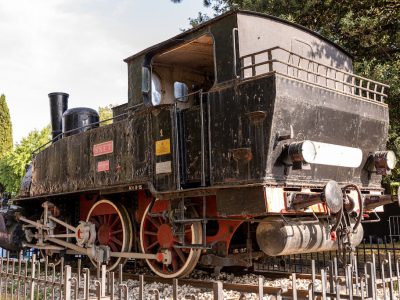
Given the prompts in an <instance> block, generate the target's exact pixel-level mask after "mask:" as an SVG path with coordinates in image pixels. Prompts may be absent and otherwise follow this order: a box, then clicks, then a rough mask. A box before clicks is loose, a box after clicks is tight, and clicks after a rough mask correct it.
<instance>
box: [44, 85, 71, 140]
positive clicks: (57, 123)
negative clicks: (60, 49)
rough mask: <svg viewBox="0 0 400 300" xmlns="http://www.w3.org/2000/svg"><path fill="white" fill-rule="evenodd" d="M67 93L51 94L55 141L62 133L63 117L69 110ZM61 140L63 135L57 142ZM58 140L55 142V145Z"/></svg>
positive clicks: (51, 115)
mask: <svg viewBox="0 0 400 300" xmlns="http://www.w3.org/2000/svg"><path fill="white" fill-rule="evenodd" d="M68 97H69V95H68V94H67V93H58V92H56V93H50V94H49V99H50V117H51V128H52V135H53V139H54V138H55V137H56V136H57V135H59V134H61V133H62V115H63V113H64V112H65V111H66V110H67V109H68ZM59 139H61V135H60V136H59V137H58V138H57V140H59ZM57 140H54V141H53V143H54V142H55V141H57Z"/></svg>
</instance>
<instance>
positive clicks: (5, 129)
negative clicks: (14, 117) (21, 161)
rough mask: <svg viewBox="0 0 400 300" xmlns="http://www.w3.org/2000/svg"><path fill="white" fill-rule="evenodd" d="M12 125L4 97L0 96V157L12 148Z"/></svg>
mask: <svg viewBox="0 0 400 300" xmlns="http://www.w3.org/2000/svg"><path fill="white" fill-rule="evenodd" d="M12 147H13V138H12V125H11V119H10V112H9V110H8V106H7V102H6V97H5V96H4V95H1V96H0V157H2V156H3V155H4V154H5V153H7V152H8V151H10V150H12Z"/></svg>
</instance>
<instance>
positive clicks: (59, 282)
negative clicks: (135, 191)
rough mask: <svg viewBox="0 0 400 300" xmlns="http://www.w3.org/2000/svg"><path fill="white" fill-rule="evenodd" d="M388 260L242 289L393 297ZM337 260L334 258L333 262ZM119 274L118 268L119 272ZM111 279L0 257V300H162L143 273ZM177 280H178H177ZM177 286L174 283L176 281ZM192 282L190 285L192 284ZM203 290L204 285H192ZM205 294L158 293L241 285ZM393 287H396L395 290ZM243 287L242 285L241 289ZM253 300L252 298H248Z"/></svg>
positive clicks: (282, 295) (397, 277)
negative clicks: (199, 291)
mask: <svg viewBox="0 0 400 300" xmlns="http://www.w3.org/2000/svg"><path fill="white" fill-rule="evenodd" d="M391 260H392V256H391V255H390V254H388V258H387V260H385V261H384V262H382V264H381V268H382V274H381V276H380V277H379V276H377V273H376V268H377V260H376V258H375V254H373V255H372V261H369V262H367V263H366V264H365V267H364V271H363V272H361V273H359V272H358V267H357V264H358V262H357V258H356V257H355V256H353V257H352V261H351V263H349V264H347V265H346V266H345V273H344V275H343V276H341V275H339V272H338V266H337V265H335V260H333V263H332V264H331V265H330V266H329V267H327V268H322V269H321V270H319V271H317V267H316V262H315V261H311V268H312V272H311V274H310V276H309V277H304V276H305V274H296V273H292V274H291V283H290V284H288V285H287V286H285V287H283V286H279V287H270V286H266V284H265V281H264V280H265V279H264V278H263V277H259V280H258V285H253V286H247V287H248V288H249V287H252V288H253V289H250V288H249V289H248V291H252V290H253V291H254V288H256V290H257V291H258V292H256V293H255V294H256V297H258V298H259V299H263V298H264V296H266V295H267V294H268V295H274V296H275V297H276V299H308V300H314V299H316V298H322V299H328V298H330V299H355V300H361V299H365V300H367V299H371V300H375V299H382V298H383V299H396V298H395V297H398V295H399V288H400V271H399V270H400V269H399V260H397V261H396V266H397V268H396V272H394V271H393V269H392V267H391V266H392V264H391ZM336 261H337V260H336ZM120 269H121V270H122V268H120ZM118 275H119V276H117V277H118V278H117V279H116V278H115V274H114V272H107V271H106V268H105V266H102V267H101V270H97V274H96V275H94V274H92V273H91V272H90V270H89V269H87V268H82V269H81V267H80V263H79V262H78V266H77V268H76V269H74V270H73V269H72V268H71V266H69V265H66V266H63V263H62V262H61V263H60V264H59V266H55V265H54V264H52V263H49V262H48V261H47V259H46V260H44V261H40V260H37V259H36V254H34V255H33V256H32V257H31V258H30V259H24V258H23V256H22V255H20V256H19V257H18V258H10V257H7V258H1V259H0V299H5V300H9V299H31V300H34V299H51V300H53V299H60V300H62V299H82V300H83V299H102V300H106V299H110V300H111V299H139V300H143V299H162V295H164V293H163V294H162V293H161V292H160V290H158V288H157V286H154V285H151V284H150V283H146V282H145V277H144V276H143V275H139V276H138V280H135V281H132V282H131V284H128V282H126V281H124V279H123V278H122V277H123V273H122V272H120V273H119V274H118ZM305 279H306V280H308V282H307V287H306V288H304V285H303V286H302V287H301V286H300V281H299V280H303V281H304V280H305ZM182 281H183V280H182ZM179 282H180V281H179ZM193 282H194V281H193ZM198 282H200V283H201V285H202V286H203V287H204V281H198ZM210 283H211V285H210V287H209V288H208V290H207V289H206V290H204V289H203V291H202V293H204V292H206V293H207V292H208V293H209V294H208V295H209V296H207V297H205V296H204V294H203V295H200V294H195V293H186V294H182V293H181V294H179V293H178V291H179V289H180V286H179V285H178V280H177V279H174V280H171V287H170V289H171V293H170V294H169V295H164V296H163V297H164V298H163V299H174V300H175V299H216V300H222V299H226V295H225V291H224V289H239V287H240V289H239V290H241V291H243V290H245V289H244V286H245V285H243V284H242V285H238V286H239V287H236V286H235V285H233V284H232V283H230V282H221V281H214V282H210ZM396 286H397V288H396ZM245 287H246V286H245ZM253 298H254V295H253Z"/></svg>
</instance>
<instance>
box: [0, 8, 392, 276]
mask: <svg viewBox="0 0 400 300" xmlns="http://www.w3.org/2000/svg"><path fill="white" fill-rule="evenodd" d="M125 62H126V63H127V65H128V102H127V103H125V104H122V105H120V106H117V107H114V108H113V123H112V124H110V125H104V126H99V125H101V122H99V116H98V114H97V112H96V111H94V110H92V109H88V108H73V109H68V97H69V95H68V94H66V93H51V94H49V99H50V107H51V120H52V130H53V133H52V134H53V139H52V142H51V145H49V146H48V147H43V148H42V149H40V150H39V151H37V153H36V154H35V156H34V159H33V160H32V163H31V165H30V166H29V167H28V168H27V172H26V175H25V177H24V180H23V183H22V185H21V190H20V194H19V196H18V197H16V198H15V199H12V200H11V201H9V202H8V203H7V204H6V205H3V206H2V208H1V215H0V231H1V234H0V246H1V247H3V248H6V249H10V250H20V249H23V248H34V249H38V250H40V251H41V252H42V253H43V254H44V255H48V256H49V257H51V258H53V259H57V257H60V256H62V255H74V254H75V255H76V254H79V255H85V256H88V258H89V259H90V260H91V261H92V263H93V264H94V265H99V264H106V265H107V268H108V269H109V270H112V269H114V268H116V267H117V266H118V265H119V264H123V263H124V262H126V261H127V260H145V261H146V262H147V264H148V266H149V267H150V268H151V270H152V271H153V272H154V273H156V274H157V275H159V276H161V277H165V278H174V277H182V276H186V275H188V274H190V273H191V272H192V271H193V269H194V268H195V266H196V265H202V266H205V267H210V268H215V269H220V268H222V267H225V266H244V267H251V266H252V265H253V263H254V261H256V260H257V259H262V258H263V257H265V256H281V255H287V254H296V253H308V252H316V251H327V250H336V249H339V250H343V251H345V250H348V251H351V250H352V249H354V247H356V246H357V245H358V244H359V243H360V241H361V240H362V237H363V228H362V224H361V223H363V222H373V221H374V220H375V219H376V218H375V209H377V208H378V207H381V206H382V205H384V204H387V203H391V202H395V201H398V199H393V198H392V197H391V196H390V195H386V194H385V193H384V189H383V188H382V186H381V179H382V175H385V174H387V173H389V172H390V170H391V169H393V168H394V167H395V165H396V157H395V155H394V153H393V152H392V151H387V150H385V145H386V140H387V135H388V126H389V117H388V115H389V114H388V106H387V104H385V99H386V97H387V94H386V92H387V89H388V86H387V85H385V84H382V83H379V82H376V81H373V80H369V79H366V78H363V77H360V76H357V75H355V74H354V73H353V66H352V57H351V55H350V54H349V53H347V52H346V51H345V50H344V49H342V48H340V47H339V46H337V45H335V44H334V43H332V42H331V41H329V40H327V39H325V38H324V37H322V36H320V35H318V34H317V33H315V32H312V31H310V30H308V29H306V28H304V27H302V26H299V25H296V24H292V23H290V22H287V21H285V20H281V19H278V18H275V17H272V16H268V15H264V14H259V13H255V12H249V11H232V12H228V13H225V14H223V15H221V16H219V17H216V18H214V19H212V20H209V21H207V22H205V23H203V24H201V25H200V26H198V27H195V28H193V29H190V30H188V31H185V32H183V33H181V34H179V35H177V36H176V37H174V38H171V39H169V40H167V41H164V42H162V43H159V44H157V45H154V46H152V47H150V48H148V49H145V50H143V51H141V52H139V53H137V54H135V55H133V56H130V57H128V58H127V59H125Z"/></svg>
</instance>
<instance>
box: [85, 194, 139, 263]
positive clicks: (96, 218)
mask: <svg viewBox="0 0 400 300" xmlns="http://www.w3.org/2000/svg"><path fill="white" fill-rule="evenodd" d="M86 221H87V222H92V223H94V224H95V227H96V245H97V246H99V245H105V246H109V247H110V250H111V251H112V252H130V250H131V247H132V238H133V235H132V222H131V219H130V218H129V214H128V212H127V211H126V209H125V207H124V206H123V205H121V204H117V203H113V202H111V201H109V200H100V201H98V202H96V203H95V204H94V205H93V206H92V208H91V209H90V211H89V214H88V216H87V219H86ZM90 260H91V261H92V263H93V264H94V265H95V266H97V262H96V261H95V260H93V259H92V258H91V259H90ZM126 261H127V259H125V258H116V257H111V259H110V260H109V262H108V264H107V270H113V269H115V268H117V267H118V265H119V264H125V263H126Z"/></svg>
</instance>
